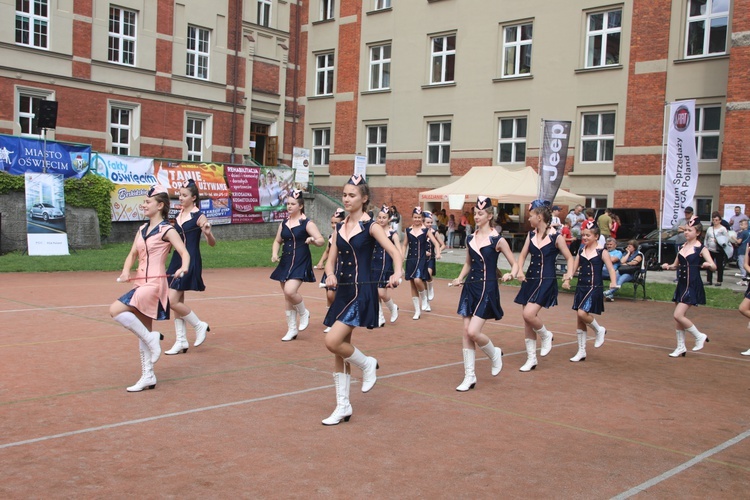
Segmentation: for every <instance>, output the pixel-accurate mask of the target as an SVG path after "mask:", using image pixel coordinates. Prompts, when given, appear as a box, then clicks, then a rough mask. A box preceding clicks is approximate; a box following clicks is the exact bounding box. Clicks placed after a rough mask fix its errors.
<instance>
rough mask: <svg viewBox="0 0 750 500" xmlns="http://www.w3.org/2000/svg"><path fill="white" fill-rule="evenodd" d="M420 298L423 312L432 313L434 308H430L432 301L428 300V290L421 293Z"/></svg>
mask: <svg viewBox="0 0 750 500" xmlns="http://www.w3.org/2000/svg"><path fill="white" fill-rule="evenodd" d="M419 298H420V300H421V301H422V310H423V311H425V312H430V311H432V308H430V301H429V300H427V290H425V291H423V292H419Z"/></svg>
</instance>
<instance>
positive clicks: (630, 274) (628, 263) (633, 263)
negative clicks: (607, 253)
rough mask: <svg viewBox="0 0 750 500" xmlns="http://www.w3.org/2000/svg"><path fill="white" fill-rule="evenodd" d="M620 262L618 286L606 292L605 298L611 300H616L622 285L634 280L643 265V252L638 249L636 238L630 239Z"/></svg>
mask: <svg viewBox="0 0 750 500" xmlns="http://www.w3.org/2000/svg"><path fill="white" fill-rule="evenodd" d="M620 262H622V264H620V267H619V268H617V288H610V289H609V290H606V291H605V292H604V298H605V299H607V301H609V302H614V301H615V294H616V293H617V291H618V290H619V289H620V287H621V286H622V285H623V284H625V283H628V282H629V281H633V280H634V279H635V273H637V272H638V271H639V270H640V269H641V267H642V266H643V254H642V253H641V252H639V251H638V242H637V241H636V240H630V241H628V246H627V247H625V255H623V257H622V259H620Z"/></svg>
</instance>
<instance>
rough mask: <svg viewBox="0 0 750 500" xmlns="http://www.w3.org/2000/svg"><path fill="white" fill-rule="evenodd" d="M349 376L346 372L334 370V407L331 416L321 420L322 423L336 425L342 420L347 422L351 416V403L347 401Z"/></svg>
mask: <svg viewBox="0 0 750 500" xmlns="http://www.w3.org/2000/svg"><path fill="white" fill-rule="evenodd" d="M350 380H351V376H350V375H349V374H348V373H340V372H336V373H334V374H333V385H334V387H335V388H336V409H335V410H333V413H331V416H329V417H328V418H326V419H325V420H323V421H322V423H323V425H338V424H339V423H340V422H341V421H342V420H343V421H344V422H348V421H349V419H350V418H351V417H352V405H351V403H349V383H350Z"/></svg>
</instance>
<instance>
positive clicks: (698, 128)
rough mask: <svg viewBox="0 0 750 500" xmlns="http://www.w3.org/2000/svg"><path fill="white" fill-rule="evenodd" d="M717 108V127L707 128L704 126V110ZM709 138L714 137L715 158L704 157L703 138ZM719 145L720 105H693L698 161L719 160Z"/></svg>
mask: <svg viewBox="0 0 750 500" xmlns="http://www.w3.org/2000/svg"><path fill="white" fill-rule="evenodd" d="M707 109H711V110H718V111H719V128H718V129H715V130H714V129H708V130H706V128H705V123H706V110H707ZM708 138H711V139H714V138H715V139H716V158H705V157H704V154H703V152H704V150H705V147H704V145H705V140H706V139H708ZM720 146H721V106H717V105H707V106H696V107H695V152H696V154H697V155H698V161H718V160H719V148H720Z"/></svg>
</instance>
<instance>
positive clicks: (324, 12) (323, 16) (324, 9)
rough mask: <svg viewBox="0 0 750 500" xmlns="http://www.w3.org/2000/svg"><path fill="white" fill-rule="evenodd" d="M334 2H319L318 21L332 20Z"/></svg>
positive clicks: (325, 0)
mask: <svg viewBox="0 0 750 500" xmlns="http://www.w3.org/2000/svg"><path fill="white" fill-rule="evenodd" d="M334 7H335V5H334V0H320V20H321V21H328V20H329V19H333V9H334Z"/></svg>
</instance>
